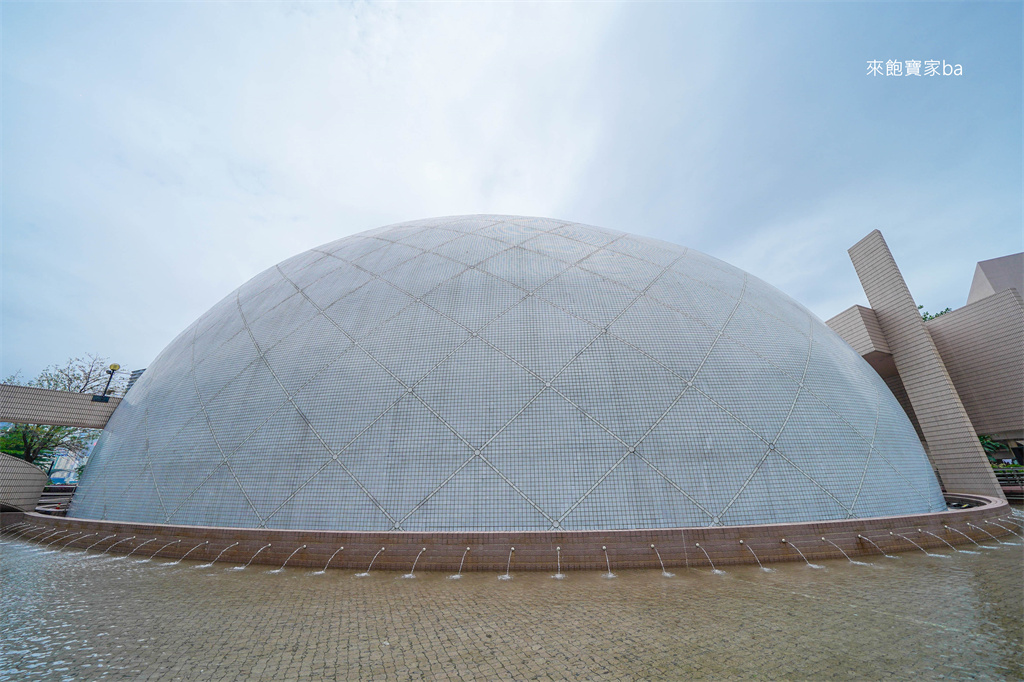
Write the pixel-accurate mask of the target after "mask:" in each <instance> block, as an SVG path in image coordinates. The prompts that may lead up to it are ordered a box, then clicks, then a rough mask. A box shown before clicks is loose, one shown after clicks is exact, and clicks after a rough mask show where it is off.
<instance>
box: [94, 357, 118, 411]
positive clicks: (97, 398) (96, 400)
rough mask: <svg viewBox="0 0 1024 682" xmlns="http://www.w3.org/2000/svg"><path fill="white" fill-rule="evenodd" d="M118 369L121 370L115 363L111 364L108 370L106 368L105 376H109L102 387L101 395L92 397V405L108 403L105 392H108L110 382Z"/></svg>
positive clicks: (108, 399)
mask: <svg viewBox="0 0 1024 682" xmlns="http://www.w3.org/2000/svg"><path fill="white" fill-rule="evenodd" d="M119 369H121V365H119V364H117V363H116V362H115V363H114V364H112V365H111V366H110V367H109V368H107V374H108V375H109V376H108V377H107V385H106V386H104V387H103V394H102V395H94V396H93V397H92V401H93V402H94V403H106V402H110V396H108V395H107V391H109V390H110V382H111V381H112V380H113V378H114V373H115V372H117V370H119Z"/></svg>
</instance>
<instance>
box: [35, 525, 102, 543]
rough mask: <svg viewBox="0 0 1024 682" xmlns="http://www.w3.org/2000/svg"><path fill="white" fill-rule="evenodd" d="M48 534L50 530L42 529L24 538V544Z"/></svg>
mask: <svg viewBox="0 0 1024 682" xmlns="http://www.w3.org/2000/svg"><path fill="white" fill-rule="evenodd" d="M49 532H50V528H49V527H46V528H43V530H42V531H40V532H39V533H36V534H34V535H33V536H32V537H26V538H25V541H26V542H35V541H36V538H41V537H43V536H44V535H46V534H47V533H49ZM110 537H114V536H113V535H111V536H110Z"/></svg>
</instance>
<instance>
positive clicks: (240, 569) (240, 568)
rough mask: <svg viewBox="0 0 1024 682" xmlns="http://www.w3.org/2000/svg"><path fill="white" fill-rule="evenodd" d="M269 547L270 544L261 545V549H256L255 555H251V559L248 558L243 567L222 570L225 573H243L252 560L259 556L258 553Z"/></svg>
mask: <svg viewBox="0 0 1024 682" xmlns="http://www.w3.org/2000/svg"><path fill="white" fill-rule="evenodd" d="M270 546H271V544H270V543H267V544H265V545H263V546H262V547H260V548H259V549H257V550H256V553H255V554H253V555H252V556H251V557H249V560H248V561H246V562H245V565H244V566H232V567H231V568H225V569H224V570H225V571H244V570H245V569H247V568H248V567H249V564H251V563H252V560H253V559H255V558H256V557H258V556H259V555H260V552H262V551H263V550H265V549H266V548H267V547H270Z"/></svg>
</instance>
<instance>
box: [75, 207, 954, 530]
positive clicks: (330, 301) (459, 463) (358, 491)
mask: <svg viewBox="0 0 1024 682" xmlns="http://www.w3.org/2000/svg"><path fill="white" fill-rule="evenodd" d="M943 509H945V503H944V501H943V497H942V493H941V491H940V489H939V486H938V484H937V482H936V479H935V477H934V474H933V473H932V470H931V467H930V465H929V463H928V460H927V458H926V456H925V453H924V451H923V450H922V448H921V445H920V442H919V441H918V438H917V436H916V434H915V432H914V429H913V427H912V425H911V424H910V422H909V420H908V419H907V417H906V415H905V414H904V413H903V410H902V409H901V408H900V406H899V404H898V403H897V402H896V400H895V398H894V397H893V395H892V393H890V391H889V389H888V388H887V387H886V385H885V383H884V382H883V381H882V380H881V378H879V376H878V375H877V374H876V373H875V372H874V371H873V370H872V369H871V368H870V367H869V366H868V365H867V363H865V362H864V361H863V360H862V359H861V358H860V357H859V356H858V355H857V353H856V352H855V351H854V350H853V349H851V348H850V347H849V346H848V345H847V344H846V343H845V342H844V341H842V339H840V338H839V337H838V336H837V335H836V334H835V333H833V332H832V331H831V330H830V329H829V328H828V327H826V326H825V325H824V324H823V323H822V322H821V321H820V320H818V319H817V318H816V317H815V316H814V315H813V314H811V313H810V312H809V311H807V310H806V309H805V308H803V307H802V306H801V305H799V304H798V303H796V302H794V301H793V300H792V299H790V298H789V297H788V296H786V295H785V294H783V293H781V292H780V291H778V290H777V289H775V288H773V287H771V286H770V285H768V284H765V283H764V282H762V281H761V280H759V279H757V278H756V277H753V276H751V275H749V274H747V273H744V272H743V271H741V270H738V269H736V268H734V267H731V266H729V265H727V264H726V263H723V262H721V261H719V260H716V259H714V258H711V257H709V256H707V255H704V254H702V253H699V252H697V251H694V250H692V249H687V248H684V247H680V246H675V245H673V244H668V243H665V242H660V241H656V240H652V239H647V238H644V237H638V236H635V235H630V234H624V233H621V232H614V231H610V230H605V229H600V228H596V227H589V226H585V225H579V224H573V223H566V222H562V221H556V220H546V219H540V218H519V217H508V216H465V217H452V218H438V219H431V220H422V221H417V222H411V223H403V224H400V225H392V226H389V227H382V228H379V229H376V230H371V231H369V232H364V233H362V234H358V235H355V236H351V237H346V238H344V239H340V240H338V241H335V242H331V243H329V244H325V245H323V246H321V247H318V248H315V249H311V250H309V251H306V252H305V253H302V254H299V255H297V256H295V257H293V258H289V259H288V260H286V261H284V262H282V263H280V264H279V265H277V266H275V267H272V268H270V269H268V270H266V271H265V272H263V273H261V274H259V275H257V276H256V277H254V278H253V279H251V280H250V281H248V282H246V283H245V284H243V285H242V286H241V287H240V288H239V289H238V290H237V291H235V292H233V293H232V294H230V295H229V296H227V297H226V298H225V299H224V300H222V301H221V302H220V303H218V304H217V305H215V306H214V307H213V308H211V309H210V310H209V311H208V312H207V313H206V314H204V315H203V316H202V317H200V318H199V319H198V320H196V321H195V322H194V323H193V324H192V325H191V326H190V327H189V328H188V329H186V330H185V331H184V332H182V333H181V334H180V335H179V336H178V337H177V338H176V339H174V341H172V342H171V343H170V345H168V346H167V348H166V349H164V351H163V352H162V353H161V354H160V355H159V357H157V359H156V360H155V361H154V362H153V363H152V365H151V366H150V367H149V368H148V369H147V370H146V372H145V374H144V375H143V376H142V377H141V378H140V379H139V380H138V382H137V383H136V384H135V386H134V387H133V388H132V390H131V391H130V392H129V393H128V395H127V396H126V397H125V399H124V401H123V402H122V403H121V404H120V406H119V407H118V409H117V410H116V412H115V413H114V415H113V416H112V418H111V420H110V422H109V424H108V426H107V429H106V430H105V432H104V434H103V436H102V438H101V441H100V443H99V444H98V445H97V447H96V448H95V451H94V453H93V455H92V458H91V461H90V463H89V465H88V467H87V468H86V470H85V473H84V476H83V479H82V483H81V485H80V487H79V489H78V492H77V494H76V496H75V498H74V502H73V504H72V507H71V510H70V516H74V517H81V518H95V519H114V520H127V521H137V522H157V523H173V524H184V525H206V526H236V527H266V528H294V529H332V530H382V531H388V530H407V531H461V530H480V531H501V530H577V529H628V528H664V527H685V526H709V525H735V524H752V523H773V522H790V521H811V520H824V519H843V518H851V517H870V516H880V515H889V514H909V513H925V512H929V511H939V510H943Z"/></svg>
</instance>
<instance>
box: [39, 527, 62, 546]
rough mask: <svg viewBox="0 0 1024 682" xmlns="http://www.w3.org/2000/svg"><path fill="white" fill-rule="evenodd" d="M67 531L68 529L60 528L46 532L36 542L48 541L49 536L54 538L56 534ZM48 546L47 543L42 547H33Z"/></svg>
mask: <svg viewBox="0 0 1024 682" xmlns="http://www.w3.org/2000/svg"><path fill="white" fill-rule="evenodd" d="M67 532H68V531H66V530H63V529H60V530H55V531H53V532H52V533H46V534H45V535H43V536H42V537H41V538H39V540H38V542H48V541H49V540H50V539H51V538H55V537H57V536H58V535H63V534H64V533H67ZM48 546H49V545H43V546H42V547H37V548H35V549H46V547H48Z"/></svg>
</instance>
